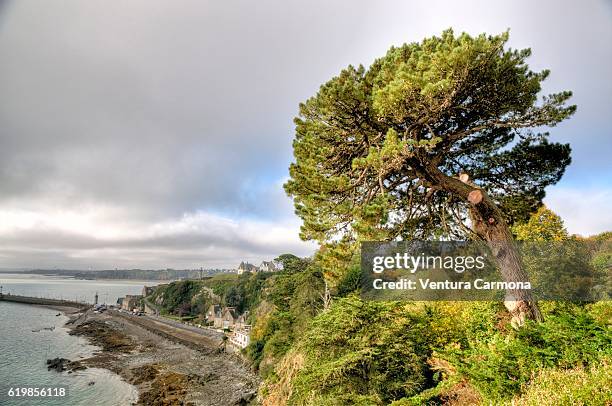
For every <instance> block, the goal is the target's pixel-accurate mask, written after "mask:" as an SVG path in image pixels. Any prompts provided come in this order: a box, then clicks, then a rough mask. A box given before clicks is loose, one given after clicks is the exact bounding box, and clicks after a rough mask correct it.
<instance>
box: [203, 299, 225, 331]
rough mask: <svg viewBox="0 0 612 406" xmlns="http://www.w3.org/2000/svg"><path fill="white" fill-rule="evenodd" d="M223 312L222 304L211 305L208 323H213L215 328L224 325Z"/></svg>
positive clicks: (207, 316)
mask: <svg viewBox="0 0 612 406" xmlns="http://www.w3.org/2000/svg"><path fill="white" fill-rule="evenodd" d="M221 314H222V309H221V305H218V304H216V305H210V307H209V308H208V311H207V312H206V323H207V324H211V325H212V326H213V327H214V328H221V327H223V322H222V321H221Z"/></svg>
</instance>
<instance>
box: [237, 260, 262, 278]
mask: <svg viewBox="0 0 612 406" xmlns="http://www.w3.org/2000/svg"><path fill="white" fill-rule="evenodd" d="M258 271H259V269H258V268H257V267H256V266H255V265H253V264H249V263H248V262H244V261H242V262H240V265H238V269H236V273H237V274H238V275H242V274H243V273H245V272H258Z"/></svg>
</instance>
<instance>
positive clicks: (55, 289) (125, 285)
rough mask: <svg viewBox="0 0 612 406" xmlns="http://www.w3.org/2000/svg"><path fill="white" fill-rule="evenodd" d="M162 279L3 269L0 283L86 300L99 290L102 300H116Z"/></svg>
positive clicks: (17, 290)
mask: <svg viewBox="0 0 612 406" xmlns="http://www.w3.org/2000/svg"><path fill="white" fill-rule="evenodd" d="M158 283H160V282H158V281H154V282H144V281H99V280H96V281H86V280H80V279H69V278H65V277H54V276H41V275H27V274H2V273H0V286H2V292H3V293H11V294H14V295H25V296H37V297H46V298H51V299H66V300H76V301H79V302H86V303H93V302H94V296H95V294H96V292H97V293H98V302H99V303H108V304H114V303H116V302H117V298H118V297H122V296H125V295H139V294H141V293H142V288H143V286H145V285H147V286H153V285H157V284H158Z"/></svg>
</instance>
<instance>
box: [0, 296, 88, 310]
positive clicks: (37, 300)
mask: <svg viewBox="0 0 612 406" xmlns="http://www.w3.org/2000/svg"><path fill="white" fill-rule="evenodd" d="M0 301H5V302H14V303H27V304H34V305H45V306H63V307H76V308H86V307H90V306H91V305H90V304H87V303H82V302H75V301H72V300H61V299H47V298H43V297H32V296H20V295H10V294H0Z"/></svg>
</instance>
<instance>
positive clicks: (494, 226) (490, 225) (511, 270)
mask: <svg viewBox="0 0 612 406" xmlns="http://www.w3.org/2000/svg"><path fill="white" fill-rule="evenodd" d="M483 193H484V192H483ZM487 202H488V203H489V204H492V205H493V210H491V206H489V205H488V204H487ZM470 217H471V219H472V229H473V230H474V232H475V233H476V234H477V235H478V236H479V237H481V238H482V239H484V240H485V241H486V242H487V245H488V246H489V247H490V248H491V252H492V254H493V256H494V257H495V259H496V260H497V263H498V265H499V269H500V273H501V275H502V278H503V280H504V282H526V281H528V280H529V276H528V275H527V273H526V272H525V270H524V268H523V264H522V261H521V257H520V255H519V252H518V249H517V247H516V245H515V243H514V239H513V238H512V234H511V233H510V230H509V227H508V225H507V224H506V222H505V220H504V218H503V216H502V215H501V212H500V210H499V209H498V208H497V206H496V205H495V204H494V203H493V202H491V201H490V199H489V198H488V196H486V194H484V195H483V200H482V202H480V203H478V204H476V205H471V207H470ZM504 305H505V306H506V308H507V309H508V311H509V312H510V314H511V315H512V325H513V326H514V327H519V326H521V325H522V324H523V323H524V322H525V320H526V319H531V320H537V321H542V320H543V318H542V314H541V313H540V310H539V308H538V305H537V303H536V302H535V301H534V299H533V297H532V295H531V292H530V291H529V290H524V289H514V290H506V297H505V300H504Z"/></svg>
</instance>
